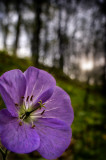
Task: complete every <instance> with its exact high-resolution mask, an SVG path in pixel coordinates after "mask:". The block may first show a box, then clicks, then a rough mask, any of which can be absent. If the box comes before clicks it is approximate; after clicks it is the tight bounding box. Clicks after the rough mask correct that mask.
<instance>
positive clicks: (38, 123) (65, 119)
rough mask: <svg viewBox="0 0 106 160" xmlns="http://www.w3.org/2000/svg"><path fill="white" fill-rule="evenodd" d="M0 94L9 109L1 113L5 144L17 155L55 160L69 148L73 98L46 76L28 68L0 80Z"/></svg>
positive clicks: (12, 71)
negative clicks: (23, 154) (28, 154)
mask: <svg viewBox="0 0 106 160" xmlns="http://www.w3.org/2000/svg"><path fill="white" fill-rule="evenodd" d="M0 94H1V96H2V98H3V100H4V102H5V105H6V107H7V109H2V110H1V111H0V138H1V142H2V144H3V145H4V146H5V147H6V148H7V149H8V150H10V151H12V152H16V153H29V152H32V151H35V150H37V151H38V152H39V153H40V154H41V155H42V156H43V157H44V158H46V159H55V158H57V157H59V156H61V154H62V153H63V152H64V151H65V150H66V148H67V147H68V146H69V144H70V140H71V136H72V132H71V128H70V125H71V123H72V121H73V115H74V114H73V109H72V106H71V101H70V97H69V96H68V94H67V93H66V92H65V91H64V90H62V89H61V88H59V87H57V86H56V82H55V79H54V78H53V77H52V76H51V75H50V74H49V73H47V72H45V71H43V70H40V69H37V68H34V67H29V68H28V69H27V70H26V71H25V72H24V73H22V72H21V71H20V70H18V69H15V70H11V71H8V72H6V73H4V74H3V75H2V76H1V77H0Z"/></svg>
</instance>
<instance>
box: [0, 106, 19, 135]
mask: <svg viewBox="0 0 106 160" xmlns="http://www.w3.org/2000/svg"><path fill="white" fill-rule="evenodd" d="M16 119H17V118H16ZM13 120H15V118H14V117H12V115H11V114H10V112H8V110H7V109H2V110H0V134H1V132H2V131H3V129H4V125H6V124H8V122H12V121H13Z"/></svg>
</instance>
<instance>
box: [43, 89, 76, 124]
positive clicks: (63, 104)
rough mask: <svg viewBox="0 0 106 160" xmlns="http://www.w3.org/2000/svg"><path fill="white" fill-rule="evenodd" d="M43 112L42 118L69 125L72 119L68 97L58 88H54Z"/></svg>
mask: <svg viewBox="0 0 106 160" xmlns="http://www.w3.org/2000/svg"><path fill="white" fill-rule="evenodd" d="M45 107H46V109H45V112H44V114H43V117H46V118H49V117H53V118H57V117H58V119H60V120H63V121H65V122H66V123H67V124H69V125H71V123H72V121H73V119H74V112H73V109H72V106H71V100H70V97H69V95H68V94H67V93H66V92H65V91H64V90H63V89H61V88H60V87H57V86H56V87H55V90H54V92H53V95H52V96H51V97H50V99H49V100H48V101H47V102H46V103H45Z"/></svg>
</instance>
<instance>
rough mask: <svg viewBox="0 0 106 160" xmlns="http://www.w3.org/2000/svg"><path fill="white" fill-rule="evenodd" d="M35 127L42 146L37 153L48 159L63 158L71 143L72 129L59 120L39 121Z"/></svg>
mask: <svg viewBox="0 0 106 160" xmlns="http://www.w3.org/2000/svg"><path fill="white" fill-rule="evenodd" d="M35 125H36V131H37V132H38V134H39V136H40V146H39V148H38V149H37V151H38V152H39V153H40V154H41V155H42V156H43V157H44V158H46V159H55V158H57V157H59V156H61V154H62V153H63V152H64V151H65V150H66V149H67V147H68V146H69V144H70V141H71V136H72V133H71V129H70V127H69V126H68V125H67V124H66V123H64V122H63V121H60V120H58V119H39V120H38V121H37V122H35Z"/></svg>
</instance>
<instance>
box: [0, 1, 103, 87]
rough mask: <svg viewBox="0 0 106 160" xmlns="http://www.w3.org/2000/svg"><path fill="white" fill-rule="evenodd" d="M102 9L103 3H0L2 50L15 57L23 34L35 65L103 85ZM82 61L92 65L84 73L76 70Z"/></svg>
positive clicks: (20, 45) (78, 69)
mask: <svg viewBox="0 0 106 160" xmlns="http://www.w3.org/2000/svg"><path fill="white" fill-rule="evenodd" d="M105 7H106V3H105V0H89V1H86V0H0V32H1V34H0V35H2V39H3V40H2V42H3V47H4V49H6V50H11V52H12V53H13V54H14V55H15V56H16V55H17V54H18V49H19V48H20V47H22V44H20V38H21V37H22V31H23V30H24V32H25V34H26V35H27V39H28V43H29V47H30V50H31V57H32V60H33V62H34V64H35V65H37V64H38V63H39V62H42V63H44V64H49V65H51V66H54V67H58V68H60V69H61V70H63V71H64V72H65V73H67V74H68V75H70V77H71V78H79V79H81V80H82V79H84V74H85V77H86V79H90V80H91V81H93V82H94V83H95V84H98V82H102V83H103V84H105V82H106V48H105V47H106V38H105V37H106V31H105V27H106V18H105V15H106V10H105ZM14 19H15V20H14ZM10 34H11V35H12V36H13V40H12V42H11V45H9V44H8V43H9V42H8V41H9V40H8V39H9V35H10ZM84 57H85V58H86V59H87V60H89V59H90V58H91V60H92V61H93V65H94V67H93V69H92V70H91V71H87V72H86V73H85V70H84V71H83V73H82V70H81V69H80V65H81V63H83V62H81V60H82V58H84ZM86 70H87V69H86ZM88 70H89V69H88ZM88 72H89V73H88ZM82 75H83V76H82ZM82 77H83V78H82ZM104 87H105V85H104ZM105 88H106V87H105Z"/></svg>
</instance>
